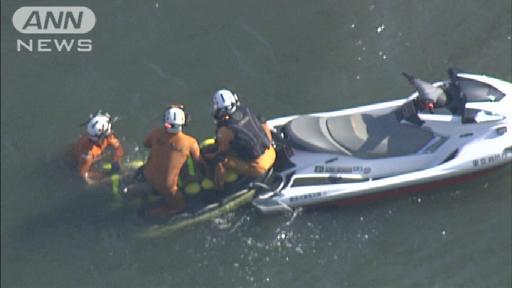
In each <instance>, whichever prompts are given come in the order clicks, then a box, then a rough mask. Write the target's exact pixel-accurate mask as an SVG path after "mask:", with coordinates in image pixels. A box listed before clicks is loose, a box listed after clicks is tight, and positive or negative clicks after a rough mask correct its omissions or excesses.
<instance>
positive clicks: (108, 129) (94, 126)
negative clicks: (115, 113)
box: [87, 113, 112, 142]
mask: <svg viewBox="0 0 512 288" xmlns="http://www.w3.org/2000/svg"><path fill="white" fill-rule="evenodd" d="M110 133H112V118H111V117H110V115H109V114H108V113H106V114H101V113H98V114H97V115H96V116H94V117H91V119H90V120H89V122H88V123H87V134H88V136H89V139H91V140H93V141H96V142H99V141H101V140H103V139H104V138H105V137H107V136H108V135H109V134H110Z"/></svg>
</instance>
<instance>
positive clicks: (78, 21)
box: [22, 10, 84, 31]
mask: <svg viewBox="0 0 512 288" xmlns="http://www.w3.org/2000/svg"><path fill="white" fill-rule="evenodd" d="M42 16H43V21H41V14H40V13H39V11H36V10H34V11H32V12H31V13H30V15H29V16H28V19H27V22H26V23H25V25H23V28H22V29H23V30H24V31H26V30H27V28H32V27H33V28H34V29H38V30H48V29H55V30H64V31H66V30H67V29H68V27H70V24H72V25H73V28H74V29H80V26H82V19H83V16H84V11H79V12H78V15H75V14H73V11H59V12H58V15H57V16H56V15H55V14H54V13H53V12H52V11H47V12H46V14H45V15H42Z"/></svg>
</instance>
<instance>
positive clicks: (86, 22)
mask: <svg viewBox="0 0 512 288" xmlns="http://www.w3.org/2000/svg"><path fill="white" fill-rule="evenodd" d="M12 23H13V25H14V27H15V28H16V30H18V31H19V32H21V33H23V34H85V33H87V32H89V31H91V30H92V28H94V25H95V24H96V16H95V15H94V12H92V11H91V9H89V8H87V7H80V6H69V7H64V6H59V7H57V6H30V7H29V6H26V7H21V8H19V9H18V10H16V12H14V15H13V17H12Z"/></svg>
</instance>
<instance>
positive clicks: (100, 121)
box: [76, 113, 124, 185]
mask: <svg viewBox="0 0 512 288" xmlns="http://www.w3.org/2000/svg"><path fill="white" fill-rule="evenodd" d="M108 148H113V150H114V154H113V156H112V171H113V172H119V170H120V167H121V166H120V161H121V158H122V157H123V154H124V149H123V146H122V145H121V142H120V141H119V139H118V138H117V137H116V136H115V134H114V133H113V132H112V117H111V116H110V115H109V114H108V113H105V114H101V113H98V114H97V115H96V116H94V117H92V115H91V117H90V119H89V121H88V122H87V133H86V134H85V135H83V136H82V137H80V139H79V140H78V143H77V145H76V158H77V162H78V170H79V173H80V176H82V178H83V179H84V180H85V182H86V183H87V184H89V185H94V184H98V183H100V182H102V181H103V180H105V179H109V178H107V176H108V175H106V174H104V173H102V172H101V171H97V170H94V169H92V166H93V164H94V163H95V162H97V161H98V160H100V159H102V158H103V156H104V154H105V152H106V150H107V149H108Z"/></svg>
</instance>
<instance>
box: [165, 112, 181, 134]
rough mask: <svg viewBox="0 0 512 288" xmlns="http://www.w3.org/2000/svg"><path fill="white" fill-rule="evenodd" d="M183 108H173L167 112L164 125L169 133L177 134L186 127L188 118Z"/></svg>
mask: <svg viewBox="0 0 512 288" xmlns="http://www.w3.org/2000/svg"><path fill="white" fill-rule="evenodd" d="M182 107H183V106H171V107H169V108H167V110H165V113H164V118H163V124H164V127H165V129H166V130H167V132H169V133H177V132H179V131H181V130H182V129H183V127H184V126H185V125H186V123H187V117H186V115H185V111H184V110H183V108H182Z"/></svg>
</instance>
